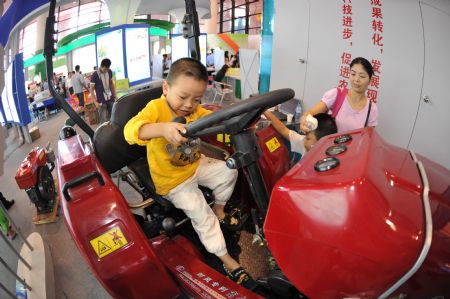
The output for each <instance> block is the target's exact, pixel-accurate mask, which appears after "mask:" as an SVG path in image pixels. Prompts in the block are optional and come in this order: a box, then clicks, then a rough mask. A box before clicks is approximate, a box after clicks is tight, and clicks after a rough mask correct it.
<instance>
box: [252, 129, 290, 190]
mask: <svg viewBox="0 0 450 299" xmlns="http://www.w3.org/2000/svg"><path fill="white" fill-rule="evenodd" d="M256 136H257V137H258V143H259V147H260V149H261V151H262V156H261V157H260V158H259V167H260V168H261V172H262V175H263V177H264V181H265V182H266V188H267V191H268V192H269V195H270V192H271V191H272V188H273V186H274V185H275V183H276V182H277V181H278V180H279V179H280V178H281V177H282V176H283V175H284V174H285V173H286V172H287V171H288V170H289V151H288V148H287V147H286V145H285V143H284V142H283V140H282V138H281V137H280V135H279V134H278V133H277V132H276V131H275V129H274V128H273V127H272V126H269V127H266V128H264V129H262V130H259V131H257V132H256ZM273 138H276V142H278V144H279V147H278V148H276V149H275V150H273V151H272V152H271V150H270V149H269V146H268V145H267V144H266V143H267V142H270V140H272V139H273Z"/></svg>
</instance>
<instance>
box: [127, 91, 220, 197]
mask: <svg viewBox="0 0 450 299" xmlns="http://www.w3.org/2000/svg"><path fill="white" fill-rule="evenodd" d="M209 113H211V111H210V110H207V109H205V108H203V107H202V106H201V105H198V106H197V109H196V110H195V111H194V112H192V113H191V114H190V115H188V116H186V123H190V122H192V121H194V120H197V119H199V118H201V117H203V116H205V115H207V114H209ZM175 117H176V115H175V113H173V112H172V110H171V109H170V108H169V105H168V104H167V102H166V99H165V97H164V96H161V98H159V99H156V100H152V101H150V102H149V103H148V104H147V106H145V108H144V109H142V110H141V112H139V113H138V114H137V115H136V116H134V117H133V118H132V119H130V120H129V121H128V123H127V124H126V125H125V128H124V135H125V140H126V141H127V142H128V143H129V144H138V145H146V146H147V160H148V164H149V167H150V174H151V177H152V179H153V182H154V184H155V187H156V193H158V194H160V195H166V194H168V193H169V192H170V190H172V189H173V188H175V187H176V186H178V185H179V184H181V183H182V182H184V181H186V180H187V179H188V178H190V177H191V176H192V175H194V173H195V171H196V170H197V167H198V165H199V163H200V160H197V161H195V162H193V163H192V164H188V165H185V166H175V165H173V164H172V163H171V157H170V155H169V153H168V152H167V150H166V145H167V144H168V143H169V142H168V141H167V140H166V139H165V138H164V137H158V138H152V139H149V140H142V139H139V129H140V128H141V127H142V126H143V125H145V124H148V123H162V122H171V121H172V120H173V119H174V118H175Z"/></svg>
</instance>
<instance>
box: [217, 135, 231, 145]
mask: <svg viewBox="0 0 450 299" xmlns="http://www.w3.org/2000/svg"><path fill="white" fill-rule="evenodd" d="M224 136H225V143H230V134H217V141H220V142H222V143H223V142H224V141H223V139H224V138H223V137H224Z"/></svg>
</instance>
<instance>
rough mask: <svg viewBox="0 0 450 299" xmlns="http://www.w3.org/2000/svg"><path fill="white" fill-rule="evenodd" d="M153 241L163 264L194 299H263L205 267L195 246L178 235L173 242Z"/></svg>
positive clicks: (163, 239) (165, 239) (157, 239)
mask: <svg viewBox="0 0 450 299" xmlns="http://www.w3.org/2000/svg"><path fill="white" fill-rule="evenodd" d="M152 241H153V242H152V244H153V247H154V248H155V250H156V252H157V253H158V256H159V257H160V258H161V260H162V262H163V263H164V264H165V265H166V267H167V268H168V269H169V271H170V272H171V273H172V275H173V276H174V277H176V279H177V280H178V282H179V283H180V285H181V287H182V288H183V289H184V290H185V292H186V293H188V294H189V295H191V296H193V297H194V298H204V299H208V298H217V299H226V298H236V299H238V298H242V299H243V298H246V299H253V298H262V297H260V296H258V295H256V294H254V293H252V292H250V291H249V290H247V289H245V288H243V287H241V286H239V285H237V284H236V283H234V282H233V281H231V280H230V279H228V278H226V277H225V276H224V275H222V274H220V273H218V272H216V271H215V270H213V269H212V268H210V267H209V266H208V265H206V264H204V263H203V262H202V261H201V259H199V255H197V254H195V252H196V250H195V249H194V248H192V243H190V242H189V241H188V240H187V239H185V238H184V237H182V236H177V237H175V238H174V239H173V240H171V239H168V238H165V237H159V238H156V239H154V240H152Z"/></svg>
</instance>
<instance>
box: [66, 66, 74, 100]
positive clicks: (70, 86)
mask: <svg viewBox="0 0 450 299" xmlns="http://www.w3.org/2000/svg"><path fill="white" fill-rule="evenodd" d="M72 77H73V72H72V71H70V72H69V73H68V74H67V91H68V95H67V96H68V97H70V96H71V95H73V84H72Z"/></svg>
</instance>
